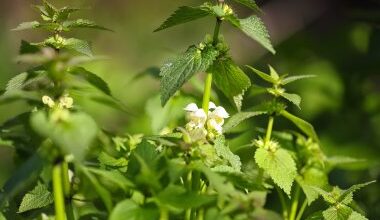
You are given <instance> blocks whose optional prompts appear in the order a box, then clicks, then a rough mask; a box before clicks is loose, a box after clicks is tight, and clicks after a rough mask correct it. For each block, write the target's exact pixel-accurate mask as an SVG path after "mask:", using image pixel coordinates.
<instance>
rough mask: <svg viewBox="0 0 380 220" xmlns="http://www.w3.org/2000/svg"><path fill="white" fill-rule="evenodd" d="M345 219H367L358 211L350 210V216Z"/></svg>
mask: <svg viewBox="0 0 380 220" xmlns="http://www.w3.org/2000/svg"><path fill="white" fill-rule="evenodd" d="M347 220H368V219H367V218H366V217H364V216H363V215H361V214H360V213H358V212H355V211H352V213H351V215H350V217H349V218H348V219H347Z"/></svg>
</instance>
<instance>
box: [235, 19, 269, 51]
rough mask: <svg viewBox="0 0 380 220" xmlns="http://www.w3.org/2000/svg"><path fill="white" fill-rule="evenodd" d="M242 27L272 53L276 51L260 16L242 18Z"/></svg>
mask: <svg viewBox="0 0 380 220" xmlns="http://www.w3.org/2000/svg"><path fill="white" fill-rule="evenodd" d="M240 29H241V30H242V31H243V32H244V33H245V34H246V35H248V36H249V37H251V38H252V39H254V40H255V41H257V42H258V43H259V44H261V45H262V46H263V47H265V48H266V49H267V50H269V51H270V52H271V53H273V54H275V53H276V52H275V50H274V49H273V46H272V43H271V42H270V39H269V33H268V30H267V28H266V27H265V25H264V23H263V22H262V21H261V19H260V18H259V17H257V16H256V15H252V16H250V17H248V18H245V19H240Z"/></svg>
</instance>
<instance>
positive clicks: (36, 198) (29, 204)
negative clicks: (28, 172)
mask: <svg viewBox="0 0 380 220" xmlns="http://www.w3.org/2000/svg"><path fill="white" fill-rule="evenodd" d="M53 202H54V198H53V194H52V193H51V192H49V190H48V189H47V187H46V186H45V185H43V184H41V183H38V184H37V186H36V187H35V188H34V189H33V190H32V191H30V192H28V193H27V194H25V196H24V197H23V198H22V201H21V204H20V207H19V209H18V212H19V213H21V212H26V211H29V210H32V209H38V208H42V207H45V206H47V205H50V204H52V203H53Z"/></svg>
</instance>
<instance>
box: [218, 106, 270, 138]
mask: <svg viewBox="0 0 380 220" xmlns="http://www.w3.org/2000/svg"><path fill="white" fill-rule="evenodd" d="M265 113H266V112H265V111H255V112H238V113H236V114H235V115H233V116H232V117H231V118H230V119H228V121H227V122H226V124H224V126H223V132H224V133H228V132H229V131H230V130H231V129H232V128H234V127H236V126H238V125H239V124H240V123H241V122H243V121H245V120H247V119H249V118H252V117H254V116H258V115H262V114H265Z"/></svg>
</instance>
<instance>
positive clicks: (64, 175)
mask: <svg viewBox="0 0 380 220" xmlns="http://www.w3.org/2000/svg"><path fill="white" fill-rule="evenodd" d="M62 178H63V191H64V193H65V197H66V198H68V197H70V179H69V164H68V163H67V162H66V161H63V162H62Z"/></svg>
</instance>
